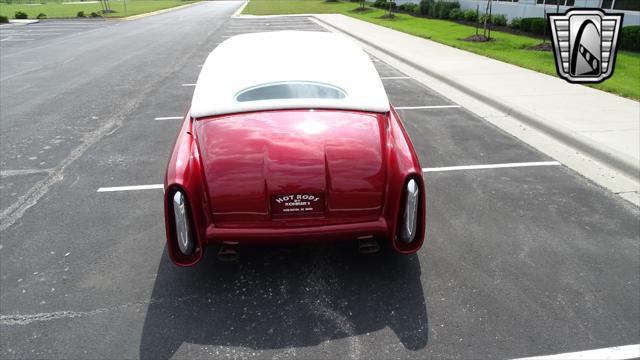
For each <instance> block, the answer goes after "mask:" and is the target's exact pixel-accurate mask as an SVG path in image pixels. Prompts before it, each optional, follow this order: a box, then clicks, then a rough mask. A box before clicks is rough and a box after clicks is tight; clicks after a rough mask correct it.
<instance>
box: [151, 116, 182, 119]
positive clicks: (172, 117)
mask: <svg viewBox="0 0 640 360" xmlns="http://www.w3.org/2000/svg"><path fill="white" fill-rule="evenodd" d="M180 119H183V117H182V116H165V117H157V118H153V120H180Z"/></svg>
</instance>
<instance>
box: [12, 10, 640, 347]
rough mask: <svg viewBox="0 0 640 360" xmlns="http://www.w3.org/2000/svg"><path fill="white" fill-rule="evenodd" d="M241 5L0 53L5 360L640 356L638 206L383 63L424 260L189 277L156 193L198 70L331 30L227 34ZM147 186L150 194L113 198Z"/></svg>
mask: <svg viewBox="0 0 640 360" xmlns="http://www.w3.org/2000/svg"><path fill="white" fill-rule="evenodd" d="M240 4H241V3H240V2H231V1H229V2H226V1H216V2H207V3H203V4H199V5H195V6H193V7H189V8H185V9H180V10H177V11H175V12H171V13H165V14H161V15H157V16H152V17H147V18H143V19H139V20H134V21H128V22H123V23H117V26H103V27H100V28H98V29H96V30H95V31H91V32H89V31H84V32H82V33H79V34H77V35H73V34H67V35H64V34H63V35H56V36H58V37H57V38H55V39H52V41H47V42H44V41H42V42H38V41H39V40H33V41H25V42H11V45H6V46H7V47H5V45H2V46H3V47H2V48H1V49H2V53H1V54H0V70H1V71H0V76H1V79H2V81H1V83H0V90H1V91H0V100H1V102H2V106H1V107H0V117H1V119H2V126H1V133H0V136H1V140H2V141H0V150H1V153H2V154H3V155H2V157H1V159H0V166H1V169H2V174H1V175H2V178H1V183H0V192H1V196H0V201H1V203H0V209H1V211H2V219H0V244H1V245H0V274H1V279H0V280H1V281H0V333H1V336H0V357H1V358H3V359H13V358H65V359H66V358H104V359H119V358H138V357H140V358H145V359H164V358H170V357H174V358H211V357H215V358H248V357H257V358H272V359H282V358H290V357H294V356H295V357H300V358H314V359H334V358H353V359H357V358H362V359H372V358H416V359H424V358H461V359H480V358H482V359H503V358H518V357H525V356H534V355H548V354H558V353H567V352H573V351H582V350H588V349H595V348H606V347H614V346H622V345H629V344H635V343H638V339H639V338H640V322H639V320H638V319H639V318H640V296H639V293H640V283H639V280H640V279H639V275H638V274H639V273H640V244H639V242H638V238H639V235H640V228H639V222H638V218H639V216H640V211H638V208H636V207H634V206H633V205H631V204H630V203H627V202H626V201H625V200H623V199H621V198H619V197H617V196H616V195H614V194H612V193H610V192H608V191H606V190H604V189H602V188H600V187H598V186H596V185H594V184H593V183H591V182H590V181H588V180H586V179H584V178H583V177H581V176H580V175H578V174H576V173H575V172H573V171H572V170H570V169H568V168H566V167H564V166H562V165H561V164H558V163H555V162H554V159H551V158H549V157H547V156H545V155H544V154H542V153H541V152H539V151H537V150H536V149H533V148H531V147H529V146H528V145H526V144H524V143H522V142H520V141H519V140H517V139H516V138H514V137H512V136H510V135H508V134H506V133H505V132H503V131H501V130H500V129H498V128H496V127H494V126H493V125H491V124H489V123H487V122H486V121H484V120H482V119H481V118H479V117H477V116H476V115H474V114H473V113H471V112H469V111H467V110H466V109H464V108H461V107H458V106H457V104H455V103H453V102H451V101H450V100H448V99H447V98H446V97H444V96H442V95H440V94H438V93H436V92H435V91H433V90H431V89H429V88H428V87H425V86H423V85H422V84H420V83H418V82H417V81H415V80H413V79H411V78H409V77H407V76H406V75H405V74H403V73H401V72H399V71H397V70H396V69H394V68H393V67H391V66H389V65H387V64H385V63H383V62H381V61H380V60H377V59H375V58H374V64H375V65H376V68H377V69H378V72H379V74H380V76H381V78H382V79H383V83H384V85H385V88H386V89H387V92H388V95H389V98H390V100H391V101H392V103H393V104H394V105H395V106H396V107H398V108H399V110H398V112H399V114H400V116H401V117H402V119H403V121H404V124H405V126H406V128H407V131H408V132H409V134H410V136H411V138H412V140H413V143H414V145H415V147H416V150H417V151H418V153H419V155H420V157H421V162H422V166H423V167H424V168H425V174H424V176H425V179H426V182H427V240H426V243H425V246H424V247H423V249H422V250H421V251H420V252H419V253H418V254H417V255H411V256H398V255H395V254H391V253H389V252H382V253H379V254H374V255H370V256H362V255H359V254H357V252H356V251H355V247H354V246H350V245H349V244H341V245H337V246H333V245H326V246H313V247H291V248H267V249H264V248H246V249H242V250H241V254H240V260H239V261H238V262H235V263H220V262H218V261H217V260H216V257H215V254H213V253H211V252H209V253H207V254H205V258H204V259H203V261H202V262H200V263H199V264H198V265H197V266H195V267H193V268H187V269H182V268H177V267H175V266H174V265H172V264H171V263H170V261H169V259H168V257H167V254H166V250H165V249H164V242H165V234H164V222H163V221H164V220H163V204H162V191H161V190H159V189H157V188H153V187H154V185H156V184H160V183H162V180H163V174H164V170H165V166H166V162H167V159H168V156H169V153H170V151H171V147H172V144H173V141H174V139H175V136H176V132H177V131H178V128H179V126H180V120H179V119H176V118H181V117H182V115H183V114H184V113H185V112H186V111H187V108H188V106H189V101H190V98H191V95H192V91H193V87H192V86H191V84H193V83H195V81H196V79H197V76H198V73H199V70H200V67H199V65H201V64H202V63H203V61H204V59H205V58H206V56H207V55H208V53H209V51H210V50H211V49H213V48H215V46H216V45H217V44H219V43H220V42H221V41H224V39H226V38H227V37H229V36H232V35H235V34H240V33H246V32H252V31H268V30H288V29H292V30H296V29H302V30H323V28H322V27H320V26H319V25H317V24H316V23H315V22H313V21H311V20H310V19H307V18H305V17H282V18H270V19H238V18H229V16H230V15H231V14H232V13H233V12H234V11H235V10H236V9H237V8H238V7H239V6H240ZM28 26H29V27H30V26H33V25H28ZM26 27H27V26H25V28H26ZM3 31H4V30H3ZM3 34H4V33H3ZM3 38H4V35H3ZM3 44H4V43H3ZM53 49H56V51H53ZM27 61H34V62H35V63H32V64H25V63H26V62H27ZM256 61H259V59H257V60H256ZM17 73H19V74H20V75H19V76H14V74H17ZM500 164H510V165H505V166H506V167H495V166H496V165H500ZM514 164H517V165H514ZM484 165H492V166H494V167H489V168H482V166H484ZM533 165H535V166H533ZM136 185H150V186H149V187H150V189H146V190H129V191H107V192H98V190H99V189H100V188H103V190H104V189H105V188H107V189H108V188H113V187H121V186H136ZM111 190H117V189H111Z"/></svg>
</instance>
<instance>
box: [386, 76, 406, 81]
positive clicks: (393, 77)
mask: <svg viewBox="0 0 640 360" xmlns="http://www.w3.org/2000/svg"><path fill="white" fill-rule="evenodd" d="M405 79H411V77H410V76H383V77H381V78H380V80H405Z"/></svg>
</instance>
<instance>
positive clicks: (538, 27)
mask: <svg viewBox="0 0 640 360" xmlns="http://www.w3.org/2000/svg"><path fill="white" fill-rule="evenodd" d="M546 26H547V22H546V21H545V19H542V18H536V19H535V20H534V21H533V22H532V23H531V31H530V32H531V33H532V34H535V35H543V34H544V32H545V27H546Z"/></svg>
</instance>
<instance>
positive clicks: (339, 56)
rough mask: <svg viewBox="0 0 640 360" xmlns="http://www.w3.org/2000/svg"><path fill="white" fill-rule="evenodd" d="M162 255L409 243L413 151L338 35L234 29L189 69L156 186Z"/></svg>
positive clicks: (361, 56)
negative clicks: (182, 108) (188, 90)
mask: <svg viewBox="0 0 640 360" xmlns="http://www.w3.org/2000/svg"><path fill="white" fill-rule="evenodd" d="M164 190H165V191H164V196H165V199H164V201H165V223H166V231H167V244H168V253H169V256H170V258H171V259H172V261H173V262H174V263H175V264H177V265H180V266H189V265H193V264H195V263H196V262H198V261H199V260H200V259H201V258H202V254H203V251H204V249H205V248H206V247H207V246H208V245H217V247H218V248H219V258H220V259H222V260H230V259H234V258H235V257H236V254H237V253H236V247H237V245H238V244H264V245H272V244H274V245H275V244H303V243H310V242H329V241H343V240H344V241H354V242H358V248H359V250H360V251H361V252H364V253H366V252H375V251H377V250H378V249H379V244H380V243H381V242H386V243H388V244H390V245H391V248H393V249H394V250H395V251H397V252H400V253H405V254H409V253H414V252H416V251H418V249H420V247H421V246H422V243H423V241H424V233H425V186H424V182H423V179H422V171H421V167H420V163H419V161H418V157H417V155H416V153H415V150H414V148H413V146H412V144H411V141H410V139H409V136H408V135H407V133H406V131H405V129H404V128H403V126H402V123H401V121H400V119H399V117H398V114H397V113H396V112H395V110H394V109H393V107H392V106H391V105H390V104H389V100H388V98H387V95H386V92H385V90H384V88H383V86H382V82H381V81H380V78H379V76H378V74H377V72H376V70H375V68H374V66H373V64H372V63H371V60H370V59H369V57H368V56H367V54H366V53H364V52H363V51H362V50H361V49H360V48H358V47H357V46H356V45H355V44H353V43H352V42H351V41H349V40H348V39H346V38H343V37H341V36H339V35H335V34H331V33H322V32H296V31H282V32H270V33H255V34H247V35H239V36H235V37H232V38H230V39H228V40H226V41H225V42H223V43H222V44H220V45H219V46H218V47H217V48H216V49H215V50H213V51H212V52H211V54H210V55H209V57H208V58H207V60H206V62H205V64H204V65H203V67H202V71H201V73H200V76H199V78H198V82H197V84H196V88H195V91H194V94H193V100H192V103H191V108H190V110H189V112H188V113H187V115H186V116H185V119H184V122H183V124H182V127H181V129H180V132H179V134H178V137H177V140H176V143H175V145H174V148H173V153H172V155H171V158H170V160H169V164H168V166H167V173H166V177H165V182H164Z"/></svg>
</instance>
